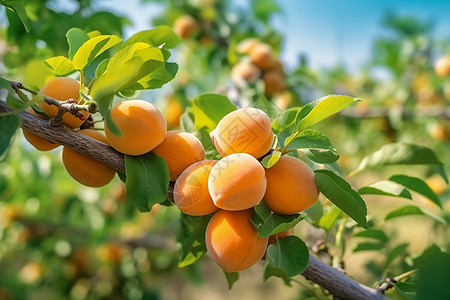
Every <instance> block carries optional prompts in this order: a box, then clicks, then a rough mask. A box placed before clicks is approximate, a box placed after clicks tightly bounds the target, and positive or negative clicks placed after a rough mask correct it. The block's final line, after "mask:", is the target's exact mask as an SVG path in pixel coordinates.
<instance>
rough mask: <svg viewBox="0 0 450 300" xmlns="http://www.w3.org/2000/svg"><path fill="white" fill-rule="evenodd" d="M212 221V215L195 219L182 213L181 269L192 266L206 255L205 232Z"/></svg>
mask: <svg viewBox="0 0 450 300" xmlns="http://www.w3.org/2000/svg"><path fill="white" fill-rule="evenodd" d="M210 219H211V216H210V215H207V216H200V217H194V216H189V215H186V214H183V213H181V215H180V225H181V226H180V228H181V231H180V233H179V234H178V237H177V240H178V241H179V242H180V243H181V257H180V260H179V261H178V267H179V268H183V267H186V266H189V265H192V264H193V263H195V262H196V261H197V260H198V259H200V258H201V257H202V256H203V255H204V254H205V253H206V242H205V231H206V227H207V226H208V222H209V220H210Z"/></svg>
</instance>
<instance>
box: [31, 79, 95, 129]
mask: <svg viewBox="0 0 450 300" xmlns="http://www.w3.org/2000/svg"><path fill="white" fill-rule="evenodd" d="M41 93H42V94H44V95H46V96H49V97H51V98H53V99H56V100H59V101H65V100H69V99H74V100H75V101H78V99H79V98H80V83H79V82H78V81H77V80H75V79H73V78H70V77H56V78H52V79H50V80H49V81H47V82H46V83H45V84H44V85H43V86H42V88H41ZM39 107H40V108H41V109H42V110H44V111H45V112H46V113H47V114H48V115H49V117H50V118H53V117H54V116H55V115H56V113H57V112H58V108H57V107H56V106H55V105H50V104H47V102H45V101H42V102H40V103H39ZM80 112H81V113H82V114H83V115H84V118H83V120H82V119H80V118H77V117H75V116H74V115H72V114H70V113H65V114H64V115H63V118H62V122H63V124H65V125H66V126H68V127H70V128H79V127H80V126H81V125H82V124H83V123H84V121H86V119H87V118H88V117H89V115H90V113H89V112H88V111H86V110H82V111H80Z"/></svg>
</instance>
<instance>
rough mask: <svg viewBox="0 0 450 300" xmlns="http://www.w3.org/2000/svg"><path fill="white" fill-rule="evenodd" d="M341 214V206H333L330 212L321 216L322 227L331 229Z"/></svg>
mask: <svg viewBox="0 0 450 300" xmlns="http://www.w3.org/2000/svg"><path fill="white" fill-rule="evenodd" d="M340 214H341V210H340V209H339V207H337V206H335V207H333V208H332V209H331V210H330V211H329V212H327V213H326V214H324V215H323V216H322V217H321V218H320V220H319V226H320V228H322V229H324V230H325V231H330V229H331V228H332V227H333V225H334V224H335V223H336V221H337V220H338V218H339V215H340Z"/></svg>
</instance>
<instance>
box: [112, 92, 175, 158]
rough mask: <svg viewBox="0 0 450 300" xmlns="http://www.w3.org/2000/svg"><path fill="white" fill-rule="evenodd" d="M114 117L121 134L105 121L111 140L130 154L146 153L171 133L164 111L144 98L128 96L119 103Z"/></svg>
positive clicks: (116, 147) (114, 144) (115, 146)
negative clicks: (114, 131)
mask: <svg viewBox="0 0 450 300" xmlns="http://www.w3.org/2000/svg"><path fill="white" fill-rule="evenodd" d="M111 118H112V120H113V121H114V122H115V124H116V125H117V126H118V127H119V129H120V131H121V133H122V134H121V135H115V134H114V133H112V132H111V130H110V129H109V128H108V125H107V124H106V122H105V134H106V138H107V140H108V143H109V144H110V145H111V146H112V147H113V148H114V149H116V150H117V151H119V152H122V153H124V154H127V155H142V154H144V153H147V152H150V151H151V150H153V149H154V148H155V147H156V146H158V145H159V144H161V143H162V141H163V140H164V138H165V137H166V133H167V124H166V120H165V119H164V116H163V114H162V113H161V112H160V111H159V110H158V108H156V106H154V105H153V104H151V103H149V102H146V101H144V100H127V101H122V102H119V103H118V104H116V105H115V106H114V107H113V109H112V110H111Z"/></svg>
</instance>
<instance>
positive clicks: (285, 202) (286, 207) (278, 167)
mask: <svg viewBox="0 0 450 300" xmlns="http://www.w3.org/2000/svg"><path fill="white" fill-rule="evenodd" d="M266 178H267V189H266V193H265V195H264V201H265V202H266V203H267V205H268V206H269V207H270V209H271V210H272V211H273V212H275V213H279V214H283V215H290V214H295V213H298V212H300V211H303V210H305V209H307V208H309V207H310V206H312V205H313V204H314V203H315V202H316V201H317V199H318V197H319V190H318V188H317V184H316V180H315V176H314V172H313V171H312V170H311V169H310V168H309V167H308V165H307V164H305V163H304V162H303V161H301V160H300V159H297V158H295V157H292V156H286V155H285V156H282V157H281V158H280V159H279V160H278V161H277V163H276V164H275V165H274V166H272V167H271V168H269V169H266Z"/></svg>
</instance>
